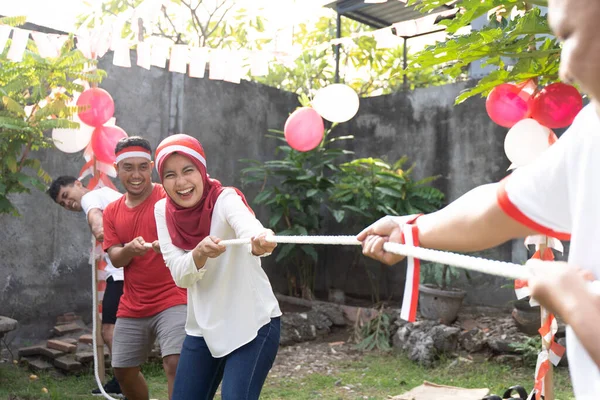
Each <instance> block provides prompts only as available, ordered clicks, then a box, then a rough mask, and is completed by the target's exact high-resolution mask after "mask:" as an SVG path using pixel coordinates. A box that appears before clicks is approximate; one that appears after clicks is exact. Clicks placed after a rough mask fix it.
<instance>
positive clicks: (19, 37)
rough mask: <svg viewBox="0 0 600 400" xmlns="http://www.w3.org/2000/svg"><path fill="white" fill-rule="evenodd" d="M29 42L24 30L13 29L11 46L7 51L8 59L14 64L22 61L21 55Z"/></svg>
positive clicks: (27, 32) (27, 33) (27, 34)
mask: <svg viewBox="0 0 600 400" xmlns="http://www.w3.org/2000/svg"><path fill="white" fill-rule="evenodd" d="M28 40H29V31H27V30H25V29H18V28H14V29H13V36H12V44H11V45H10V50H9V51H8V59H9V60H11V61H14V62H21V61H23V53H24V52H25V48H26V47H27V41H28Z"/></svg>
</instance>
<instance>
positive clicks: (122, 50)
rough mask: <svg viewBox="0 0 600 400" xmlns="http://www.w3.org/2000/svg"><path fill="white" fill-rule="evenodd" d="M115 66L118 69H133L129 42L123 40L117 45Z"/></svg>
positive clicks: (114, 54)
mask: <svg viewBox="0 0 600 400" xmlns="http://www.w3.org/2000/svg"><path fill="white" fill-rule="evenodd" d="M113 64H114V65H116V66H117V67H123V68H131V53H130V45H129V42H128V41H127V40H121V41H119V42H118V43H117V44H116V46H115V52H114V53H113Z"/></svg>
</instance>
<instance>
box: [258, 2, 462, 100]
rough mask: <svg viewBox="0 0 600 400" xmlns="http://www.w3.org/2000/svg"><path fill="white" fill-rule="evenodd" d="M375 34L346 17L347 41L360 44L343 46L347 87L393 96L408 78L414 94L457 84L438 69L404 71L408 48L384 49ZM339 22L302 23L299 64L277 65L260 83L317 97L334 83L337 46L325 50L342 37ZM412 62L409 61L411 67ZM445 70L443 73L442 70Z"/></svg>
mask: <svg viewBox="0 0 600 400" xmlns="http://www.w3.org/2000/svg"><path fill="white" fill-rule="evenodd" d="M372 31H373V29H372V28H370V27H368V26H367V25H364V24H361V23H359V22H357V21H354V20H351V19H348V18H342V37H351V36H354V37H355V38H354V39H353V42H354V45H351V46H345V45H340V70H341V78H342V81H343V82H344V83H346V84H347V85H349V86H351V87H352V88H353V89H354V90H356V92H357V93H358V94H359V95H360V96H372V95H381V94H388V93H392V92H394V91H397V90H400V89H401V88H402V85H403V79H404V75H405V74H406V75H407V81H408V84H409V89H415V88H418V87H427V86H434V85H442V84H445V83H448V82H450V81H451V79H449V78H448V77H447V76H445V75H443V74H442V73H441V72H438V70H437V69H436V68H434V67H427V68H408V69H407V70H406V71H405V70H404V66H403V47H402V46H398V47H395V48H378V47H377V41H376V39H375V38H374V37H373V36H369V35H367V33H369V32H372ZM335 34H336V17H335V14H334V13H332V15H331V16H327V17H321V18H320V19H319V20H318V21H317V22H316V23H315V24H314V26H311V25H310V22H307V23H302V24H300V25H299V26H298V29H297V30H296V31H295V32H294V43H295V44H299V45H300V47H301V48H302V54H301V55H300V56H299V57H298V58H296V60H295V61H294V63H293V64H290V65H283V64H280V63H277V64H272V65H271V67H270V71H269V75H267V76H265V77H258V78H256V80H257V81H258V82H261V83H264V84H266V85H269V86H274V87H277V88H279V89H282V90H287V91H290V92H294V93H298V94H302V93H304V94H307V95H310V94H314V92H315V91H316V90H318V89H320V88H322V87H324V86H327V85H329V84H331V83H333V82H334V76H335V50H334V47H335V46H329V47H327V48H322V46H319V45H321V44H323V43H327V42H329V41H330V40H332V39H334V38H335V37H336V36H335ZM411 64H412V60H411V58H410V57H409V66H410V65H411ZM438 69H439V68H438Z"/></svg>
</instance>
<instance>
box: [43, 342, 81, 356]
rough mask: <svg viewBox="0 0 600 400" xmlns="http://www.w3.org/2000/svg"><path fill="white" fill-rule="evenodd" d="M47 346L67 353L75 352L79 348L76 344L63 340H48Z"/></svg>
mask: <svg viewBox="0 0 600 400" xmlns="http://www.w3.org/2000/svg"><path fill="white" fill-rule="evenodd" d="M46 346H47V347H48V348H50V349H55V350H60V351H63V352H65V353H75V351H76V350H77V346H76V345H74V344H69V343H65V342H63V341H62V340H54V339H53V340H48V341H47V342H46Z"/></svg>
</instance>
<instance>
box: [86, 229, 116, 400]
mask: <svg viewBox="0 0 600 400" xmlns="http://www.w3.org/2000/svg"><path fill="white" fill-rule="evenodd" d="M90 264H91V265H92V331H93V333H92V346H93V347H94V349H93V351H94V377H95V378H96V384H97V385H98V389H100V393H102V395H103V396H104V397H105V398H106V399H108V400H117V399H115V398H114V397H111V396H110V395H109V394H108V393H106V391H105V390H104V386H103V385H102V381H101V380H100V372H99V371H98V348H97V346H96V342H97V339H96V329H97V326H98V288H97V285H96V279H95V276H96V238H95V237H94V236H93V235H92V256H91V258H90ZM102 357H104V352H102Z"/></svg>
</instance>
